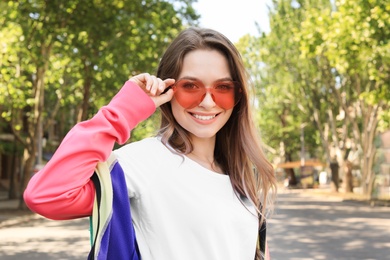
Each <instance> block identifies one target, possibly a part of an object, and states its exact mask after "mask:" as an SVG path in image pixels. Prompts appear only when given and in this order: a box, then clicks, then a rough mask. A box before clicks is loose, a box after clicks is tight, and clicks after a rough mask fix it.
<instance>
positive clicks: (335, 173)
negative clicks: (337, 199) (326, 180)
mask: <svg viewBox="0 0 390 260" xmlns="http://www.w3.org/2000/svg"><path fill="white" fill-rule="evenodd" d="M329 167H330V170H331V173H332V191H334V192H338V191H339V186H340V181H339V164H338V163H337V162H331V163H330V165H329Z"/></svg>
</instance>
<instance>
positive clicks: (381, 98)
mask: <svg viewBox="0 0 390 260" xmlns="http://www.w3.org/2000/svg"><path fill="white" fill-rule="evenodd" d="M241 2H242V3H241ZM0 14H1V15H0V25H1V26H0V55H1V58H0V115H1V117H0V159H1V160H0V191H1V199H2V200H20V203H19V207H20V208H24V207H25V205H24V203H23V201H22V200H21V194H22V193H23V190H24V188H25V186H26V184H27V182H28V181H29V179H30V178H31V176H32V175H33V174H34V173H35V172H36V171H38V170H39V169H40V168H42V166H43V165H44V164H45V163H46V162H47V161H48V160H50V157H51V155H52V154H53V152H54V151H55V150H56V148H57V147H58V145H59V143H60V142H61V140H62V139H63V138H64V136H65V135H66V133H67V132H68V131H69V129H70V128H71V127H72V126H73V125H74V124H76V123H77V122H80V121H82V120H86V119H88V118H90V117H91V116H93V115H94V114H95V113H96V112H97V110H98V109H99V108H100V107H101V106H103V105H104V104H107V103H108V102H109V100H110V99H111V97H112V96H113V95H114V94H115V93H116V92H117V91H118V90H119V88H120V87H121V86H122V84H123V83H124V82H125V81H126V80H127V79H128V78H129V77H131V76H132V75H135V74H138V73H140V72H150V73H155V71H156V67H157V64H158V62H159V58H160V56H161V54H162V53H163V51H164V49H165V48H166V47H167V44H169V42H170V41H171V40H172V38H174V37H175V36H176V35H177V33H178V32H179V31H180V30H182V29H183V28H185V27H188V26H192V25H195V26H196V25H200V26H204V27H211V28H215V29H217V30H220V31H221V32H223V33H225V34H226V35H227V36H228V37H229V38H230V39H231V40H232V41H233V42H234V43H235V45H236V46H237V48H238V49H239V51H240V52H241V53H242V57H243V60H244V62H245V65H246V67H247V70H248V72H249V74H250V75H251V84H252V85H253V94H254V95H253V97H254V98H253V106H254V108H255V109H254V113H255V118H256V123H257V125H258V127H259V131H260V133H261V136H262V139H263V142H264V147H265V151H266V153H267V155H268V157H269V158H270V160H271V161H272V163H273V164H274V167H275V174H276V176H277V178H278V181H279V184H280V186H281V187H284V188H288V189H293V188H313V189H321V188H325V189H328V190H331V191H332V192H337V193H344V194H354V195H356V196H360V197H361V198H364V199H367V200H381V201H387V200H389V197H390V130H389V129H390V111H389V105H390V2H389V1H382V0H359V1H356V0H340V1H338V0H336V1H334V0H332V1H329V0H273V1H272V0H267V1H252V2H251V1H240V3H236V2H235V1H205V0H201V1H192V0H182V1H173V0H167V1H156V0H143V1H130V0H127V1H126V0H115V1H98V0H83V1H81V0H69V1H59V0H53V1H40V0H28V1H27V0H26V1H22V0H21V1H1V2H0ZM202 17H203V18H202ZM158 126H159V115H158V113H156V114H155V115H153V116H152V117H151V118H149V119H148V120H147V121H145V122H143V123H141V124H140V125H139V126H138V127H137V128H136V129H134V131H133V132H132V137H131V140H129V141H130V142H131V141H135V140H139V139H141V138H144V137H146V136H150V135H153V134H155V131H156V129H157V128H158Z"/></svg>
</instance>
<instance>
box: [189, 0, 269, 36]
mask: <svg viewBox="0 0 390 260" xmlns="http://www.w3.org/2000/svg"><path fill="white" fill-rule="evenodd" d="M269 2H270V0H198V2H197V3H195V4H194V5H193V6H194V8H195V10H196V11H197V12H198V14H199V15H201V18H200V26H201V27H207V28H211V29H214V30H217V31H219V32H221V33H223V34H224V35H225V36H227V37H228V38H229V39H230V40H231V41H232V42H233V43H235V42H237V41H238V39H239V38H241V37H242V36H244V35H245V34H251V35H254V36H257V35H259V33H258V30H257V28H256V26H255V22H257V23H258V24H259V25H260V28H261V30H262V31H265V32H268V31H269V22H268V8H267V3H269Z"/></svg>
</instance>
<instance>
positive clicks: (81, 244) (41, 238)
mask: <svg viewBox="0 0 390 260" xmlns="http://www.w3.org/2000/svg"><path fill="white" fill-rule="evenodd" d="M44 222H45V223H46V224H45V227H42V224H43V223H44ZM0 237H1V239H0V248H1V250H0V259H3V260H6V259H40V260H45V259H87V255H88V252H89V248H90V244H89V221H88V219H78V220H70V221H52V220H47V219H44V218H41V217H35V218H34V219H33V220H32V221H30V222H29V223H24V224H22V225H19V226H14V227H7V228H2V229H0Z"/></svg>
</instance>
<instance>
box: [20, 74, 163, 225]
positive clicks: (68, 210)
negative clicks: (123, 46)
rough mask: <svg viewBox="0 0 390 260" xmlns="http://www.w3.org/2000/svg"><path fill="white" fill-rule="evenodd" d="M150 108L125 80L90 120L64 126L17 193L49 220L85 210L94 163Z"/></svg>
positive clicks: (88, 205) (92, 190)
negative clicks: (47, 156) (57, 141)
mask: <svg viewBox="0 0 390 260" xmlns="http://www.w3.org/2000/svg"><path fill="white" fill-rule="evenodd" d="M155 109H156V107H155V105H154V103H153V101H152V100H151V99H150V98H149V97H148V96H147V95H146V94H145V93H144V91H143V90H142V89H141V88H139V87H138V86H137V85H136V84H135V83H133V82H131V81H127V82H126V83H125V85H124V86H123V87H122V89H121V90H120V91H119V92H118V94H117V95H115V97H114V98H113V99H112V100H111V102H110V103H109V104H108V105H107V106H104V107H102V108H101V109H100V110H99V112H98V113H97V114H96V115H95V116H94V117H93V118H92V119H90V120H88V121H84V122H81V123H79V124H77V125H76V126H74V127H73V128H72V129H71V130H70V131H69V133H68V134H67V135H66V137H65V138H64V140H63V141H62V143H61V145H60V146H59V147H58V149H57V151H56V152H55V154H54V155H53V157H52V159H50V161H49V162H48V163H47V165H46V166H45V167H44V168H43V169H42V170H41V171H39V172H38V173H36V174H35V175H34V176H33V177H32V178H31V180H30V182H29V183H28V185H27V188H26V190H25V192H24V194H23V196H24V200H25V202H26V204H27V206H28V207H29V208H30V209H31V210H32V211H34V212H37V213H38V214H41V215H42V216H45V217H47V218H51V219H71V218H77V217H84V216H89V215H91V213H92V207H93V202H94V197H95V188H94V186H93V183H92V181H91V180H90V177H91V176H92V174H93V172H94V169H95V167H96V164H97V163H98V162H99V161H105V160H107V159H108V157H109V155H110V153H111V151H112V149H113V147H114V143H115V142H117V143H119V144H124V143H125V142H126V141H127V140H128V139H129V137H130V131H131V130H132V129H133V128H134V127H135V126H136V125H137V124H138V123H139V122H141V121H143V120H145V119H146V118H148V117H149V116H150V115H151V114H153V112H154V111H155Z"/></svg>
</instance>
